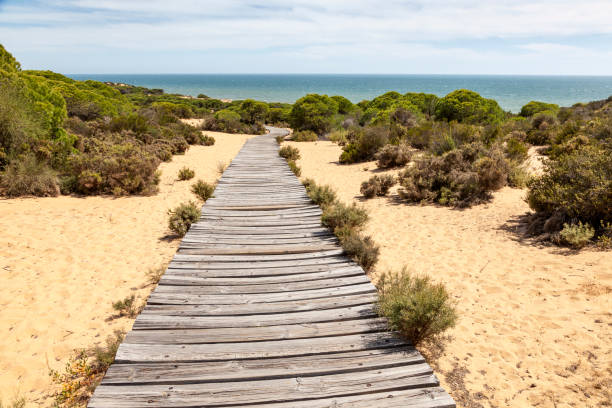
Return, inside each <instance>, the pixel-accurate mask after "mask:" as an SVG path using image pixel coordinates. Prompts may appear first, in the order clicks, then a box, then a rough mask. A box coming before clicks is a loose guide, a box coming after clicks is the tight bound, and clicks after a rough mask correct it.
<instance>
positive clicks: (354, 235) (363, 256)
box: [336, 228, 380, 272]
mask: <svg viewBox="0 0 612 408" xmlns="http://www.w3.org/2000/svg"><path fill="white" fill-rule="evenodd" d="M336 235H337V236H338V239H339V240H340V244H341V245H342V248H343V249H344V252H345V253H346V255H347V256H348V257H350V258H351V259H352V260H353V261H354V262H356V263H357V264H358V265H360V266H361V267H362V268H363V270H364V271H366V272H370V271H371V270H372V268H373V267H374V265H376V262H378V255H379V254H380V248H379V247H378V245H376V244H375V243H374V240H373V239H372V237H370V236H363V235H362V234H361V233H360V232H358V231H355V229H352V228H340V229H337V230H336Z"/></svg>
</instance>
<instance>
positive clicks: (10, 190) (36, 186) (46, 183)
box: [0, 154, 60, 197]
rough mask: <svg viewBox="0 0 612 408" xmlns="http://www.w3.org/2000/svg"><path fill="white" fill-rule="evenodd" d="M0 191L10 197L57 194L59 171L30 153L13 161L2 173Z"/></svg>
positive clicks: (58, 190) (0, 175)
mask: <svg viewBox="0 0 612 408" xmlns="http://www.w3.org/2000/svg"><path fill="white" fill-rule="evenodd" d="M0 193H2V194H3V195H5V196H8V197H17V196H23V195H32V196H39V197H47V196H57V195H58V194H59V193H60V189H59V184H58V178H57V173H56V172H55V171H54V170H52V169H51V168H49V166H48V165H47V164H45V163H44V162H40V161H39V160H38V159H36V157H34V155H32V154H29V155H27V156H26V157H24V158H23V159H21V160H14V161H12V162H11V164H9V165H8V166H7V168H6V171H5V172H4V173H0Z"/></svg>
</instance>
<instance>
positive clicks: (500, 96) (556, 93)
mask: <svg viewBox="0 0 612 408" xmlns="http://www.w3.org/2000/svg"><path fill="white" fill-rule="evenodd" d="M68 76H69V77H71V78H74V79H77V80H85V79H93V80H96V81H110V82H122V83H127V84H132V85H137V86H144V87H147V88H161V89H163V90H164V91H165V92H166V93H178V94H182V95H191V96H197V95H198V94H205V95H207V96H209V97H212V98H218V99H232V100H239V99H247V98H252V99H256V100H261V101H266V102H289V103H293V102H295V101H296V100H297V99H299V98H300V97H302V96H304V95H306V94H308V93H319V94H327V95H330V96H331V95H342V96H344V97H346V98H348V99H350V100H351V101H352V102H359V101H362V100H364V99H372V98H374V97H376V96H378V95H381V94H383V93H385V92H388V91H397V92H400V93H406V92H425V93H433V94H436V95H438V96H444V95H446V94H448V93H449V92H452V91H454V90H455V89H471V90H473V91H476V92H478V93H479V94H481V95H482V96H484V97H486V98H492V99H495V100H496V101H497V102H498V103H499V104H500V106H501V107H502V108H503V109H504V110H507V111H511V112H514V113H517V112H518V111H520V109H521V106H523V105H525V104H526V103H527V102H529V101H532V100H536V101H543V102H550V103H556V104H558V105H560V106H571V105H573V104H575V103H578V102H589V101H594V100H600V99H606V98H608V97H609V96H612V75H611V76H523V75H522V76H514V75H360V74H351V75H340V74H316V75H313V74H73V75H68Z"/></svg>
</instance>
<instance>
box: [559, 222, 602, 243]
mask: <svg viewBox="0 0 612 408" xmlns="http://www.w3.org/2000/svg"><path fill="white" fill-rule="evenodd" d="M594 236H595V229H594V228H593V227H591V226H590V225H589V224H583V223H582V222H580V221H579V222H578V224H567V223H566V224H563V229H562V230H561V232H560V233H559V237H560V238H561V242H563V243H564V244H567V245H570V246H572V247H574V248H582V247H584V246H586V245H587V244H588V243H589V242H591V239H592V238H593V237H594Z"/></svg>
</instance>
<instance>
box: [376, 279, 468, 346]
mask: <svg viewBox="0 0 612 408" xmlns="http://www.w3.org/2000/svg"><path fill="white" fill-rule="evenodd" d="M377 286H378V291H379V299H378V304H377V309H378V313H379V314H380V315H381V316H382V317H385V318H386V319H387V321H388V323H389V326H390V328H391V329H392V330H397V331H398V332H399V333H400V334H401V335H402V336H404V337H405V338H406V339H407V340H408V341H410V342H411V343H412V344H413V345H415V346H418V345H420V344H422V343H432V342H436V341H437V340H438V339H439V338H440V336H441V335H442V333H444V332H445V331H446V330H448V329H450V328H452V327H454V326H455V325H456V323H457V312H456V310H455V305H454V304H453V303H452V301H451V299H450V295H449V294H448V292H447V291H446V288H445V287H444V285H442V284H435V283H433V282H432V281H431V280H430V278H429V277H427V276H415V275H412V274H410V273H408V272H407V271H406V269H405V268H404V269H403V270H402V271H401V272H400V273H389V272H387V273H385V274H383V275H382V276H381V277H380V280H379V281H378V285H377Z"/></svg>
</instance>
